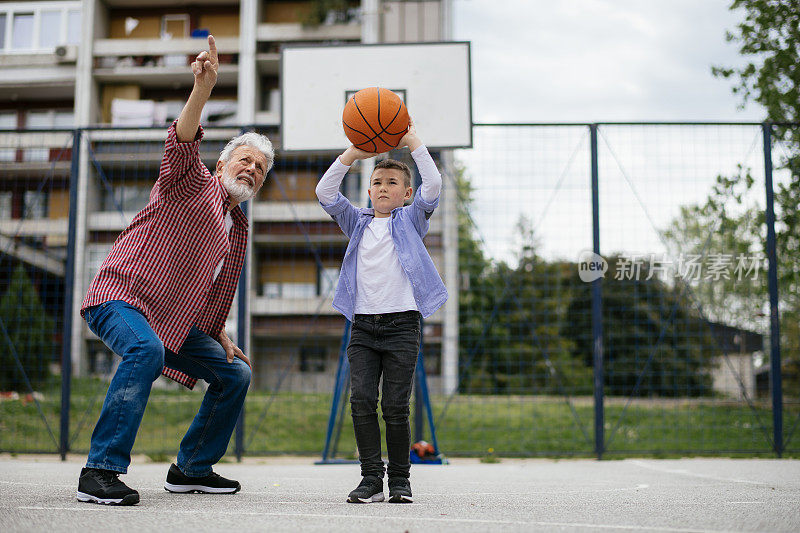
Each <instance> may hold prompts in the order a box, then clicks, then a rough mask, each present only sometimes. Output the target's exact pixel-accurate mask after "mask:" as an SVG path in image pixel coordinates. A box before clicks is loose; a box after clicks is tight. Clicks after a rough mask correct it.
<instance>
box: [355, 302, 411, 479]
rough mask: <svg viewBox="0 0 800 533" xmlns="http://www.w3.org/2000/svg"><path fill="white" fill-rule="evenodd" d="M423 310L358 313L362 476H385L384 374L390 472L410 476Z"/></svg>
mask: <svg viewBox="0 0 800 533" xmlns="http://www.w3.org/2000/svg"><path fill="white" fill-rule="evenodd" d="M419 327H420V314H419V312H418V311H404V312H401V313H386V314H381V315H356V316H355V320H353V327H352V332H351V334H350V344H348V346H347V359H348V361H349V362H350V391H351V392H350V410H351V412H352V414H353V428H354V429H355V434H356V444H357V445H358V455H359V458H360V460H361V475H362V476H378V477H383V460H382V459H381V430H380V427H379V426H378V383H379V382H380V379H381V374H383V391H382V393H381V412H382V413H383V420H384V422H386V449H387V452H388V454H389V468H388V474H389V477H405V478H408V476H409V471H410V469H411V464H410V462H409V458H408V454H409V452H410V447H411V427H410V426H409V423H408V416H409V408H408V400H409V397H410V396H411V385H412V383H413V381H414V368H415V367H416V365H417V354H418V353H419V333H420V331H419Z"/></svg>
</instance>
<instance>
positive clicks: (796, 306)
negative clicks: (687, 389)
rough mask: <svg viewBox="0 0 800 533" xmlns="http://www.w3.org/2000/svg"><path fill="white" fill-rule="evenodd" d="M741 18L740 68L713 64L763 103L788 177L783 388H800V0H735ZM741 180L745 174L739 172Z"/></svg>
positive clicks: (781, 276) (779, 238)
mask: <svg viewBox="0 0 800 533" xmlns="http://www.w3.org/2000/svg"><path fill="white" fill-rule="evenodd" d="M730 9H731V10H732V11H735V12H737V13H741V14H742V17H743V19H742V21H741V22H740V23H739V24H737V25H736V28H735V29H734V30H733V31H729V32H728V33H727V35H726V38H727V40H728V41H729V42H735V43H737V44H738V45H739V53H740V54H741V55H742V57H744V58H746V60H747V61H746V63H745V65H744V66H742V67H738V68H731V67H724V66H716V67H713V69H712V72H713V73H714V75H716V76H720V77H723V78H727V79H730V80H732V81H733V82H734V86H733V92H734V93H735V94H738V95H741V97H742V106H744V105H746V104H747V103H748V102H751V101H752V102H756V103H758V104H760V105H761V106H763V107H764V109H765V110H766V113H767V117H766V118H767V119H768V120H770V121H772V122H776V123H778V125H776V126H775V128H774V133H775V138H776V143H775V144H776V150H775V151H774V153H775V154H776V155H777V157H778V158H779V162H778V164H777V168H782V169H785V170H788V178H787V179H785V180H783V181H780V182H778V183H776V184H775V214H776V228H775V230H776V247H777V255H778V284H779V288H780V304H779V308H780V311H781V317H782V320H781V346H782V363H783V367H784V383H785V384H786V387H787V392H789V393H790V394H797V393H798V392H800V264H798V261H797V257H798V256H800V127H798V126H796V125H784V124H787V123H795V124H796V123H798V122H800V2H794V1H792V2H787V1H783V0H734V1H733V2H732V3H731V5H730ZM738 178H739V180H740V181H741V180H743V179H744V176H743V175H741V174H740V175H739V176H738Z"/></svg>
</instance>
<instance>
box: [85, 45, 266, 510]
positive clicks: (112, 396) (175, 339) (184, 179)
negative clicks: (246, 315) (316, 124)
mask: <svg viewBox="0 0 800 533" xmlns="http://www.w3.org/2000/svg"><path fill="white" fill-rule="evenodd" d="M208 46H209V50H208V51H204V52H202V53H201V54H200V55H198V56H197V60H196V61H194V62H193V63H192V72H193V74H194V87H193V89H192V93H191V95H190V96H189V100H188V101H187V102H186V105H185V107H184V108H183V111H181V114H180V116H179V117H178V119H177V120H176V121H175V122H174V123H173V124H172V125H171V126H170V128H169V130H168V131H167V140H166V143H165V147H164V156H163V159H162V161H161V169H160V171H159V176H158V180H157V181H156V183H155V186H154V187H153V190H152V192H151V193H150V202H149V203H148V204H147V206H146V207H145V208H144V209H143V210H142V211H141V212H139V213H138V214H137V215H136V217H135V218H134V219H133V221H132V222H131V224H130V226H128V228H127V229H126V230H125V231H124V232H122V234H121V235H120V236H119V238H118V239H117V241H116V242H115V243H114V247H113V248H112V249H111V252H110V253H109V254H108V257H107V258H106V260H105V261H104V262H103V264H102V265H101V266H100V270H99V271H98V273H97V275H96V276H95V278H94V280H93V281H92V284H91V286H90V287H89V291H88V294H87V295H86V298H85V299H84V301H83V304H82V306H81V315H82V316H83V317H84V318H85V320H86V323H87V324H88V326H89V328H90V329H91V330H92V331H93V332H94V333H96V334H97V336H98V337H100V339H102V341H103V342H104V343H105V344H106V345H107V346H108V347H109V348H110V349H111V350H112V351H113V352H114V353H116V354H117V355H119V356H120V357H121V358H122V361H121V362H120V364H119V367H118V368H117V371H116V373H115V374H114V377H113V379H112V380H111V385H110V386H109V388H108V392H107V394H106V399H105V402H104V403H103V409H102V412H101V413H100V419H99V420H98V422H97V425H96V426H95V428H94V432H93V433H92V443H91V449H90V451H89V457H88V460H87V462H86V467H85V468H84V469H83V470H82V471H81V475H80V479H79V481H78V494H77V496H78V500H80V501H84V502H96V503H105V504H115V505H133V504H136V503H138V502H139V493H138V492H137V491H135V490H133V489H131V488H129V487H128V486H127V485H125V484H124V483H123V482H122V481H120V480H119V477H118V476H119V475H120V474H124V473H126V472H127V469H128V465H129V464H130V462H131V458H130V452H131V448H132V447H133V441H134V439H135V438H136V433H137V431H138V429H139V424H140V423H141V420H142V415H143V414H144V409H145V405H146V404H147V399H148V397H149V395H150V388H151V386H152V383H153V381H155V380H156V378H158V376H159V375H160V374H162V373H163V374H165V375H166V376H167V377H169V378H171V379H174V380H176V381H179V382H181V383H183V384H184V385H186V386H188V387H189V388H191V387H192V386H193V385H194V383H195V381H196V380H197V379H204V380H205V381H207V382H208V385H209V386H208V390H207V392H206V394H205V397H204V398H203V402H202V405H201V406H200V410H199V411H198V413H197V415H196V416H195V418H194V421H192V424H191V426H190V427H189V430H188V431H187V432H186V436H185V437H184V438H183V441H182V442H181V444H180V450H179V452H178V459H177V462H176V464H173V465H172V466H171V467H170V469H169V472H168V473H167V480H166V483H165V485H164V488H165V489H167V490H168V491H170V492H195V491H196V492H208V493H234V492H237V491H238V490H239V489H240V488H241V485H240V484H239V483H238V482H237V481H234V480H229V479H225V478H223V477H221V476H219V475H218V474H216V473H214V472H213V470H212V467H213V465H214V464H215V463H217V462H218V461H219V460H220V458H222V456H223V454H224V453H225V450H226V449H227V447H228V442H229V441H230V437H231V433H232V432H233V428H234V426H235V424H236V420H237V418H238V417H239V412H240V411H241V409H242V404H243V403H244V398H245V395H246V394H247V388H248V386H249V384H250V361H249V359H248V358H247V356H246V355H244V353H242V351H241V350H240V349H239V348H237V347H236V346H235V345H234V344H233V342H231V340H230V339H229V338H228V337H227V335H226V334H225V330H224V325H225V319H226V317H227V316H228V312H229V311H230V306H231V301H232V300H233V295H234V292H235V291H236V284H237V281H238V279H239V274H240V271H241V268H242V263H243V261H244V255H245V248H246V244H247V219H246V218H245V215H244V213H243V212H242V210H241V207H239V204H240V203H241V202H244V201H246V200H249V199H250V198H252V197H253V196H255V194H256V193H257V192H258V190H259V188H260V187H261V185H262V184H263V183H264V179H265V178H266V176H267V172H269V170H270V168H271V167H272V163H273V160H274V152H273V149H272V144H271V143H270V142H269V140H268V139H267V138H266V137H264V136H262V135H258V134H255V133H245V134H244V135H241V136H239V137H236V138H234V139H232V140H231V141H230V142H229V143H228V144H227V146H226V147H225V148H224V149H223V150H222V153H221V154H220V158H219V161H217V165H216V169H215V172H214V174H213V175H212V174H211V173H210V172H209V170H208V169H207V168H206V167H205V166H204V165H203V163H202V162H201V160H200V157H199V146H200V140H201V138H202V136H203V130H202V128H201V127H200V113H201V111H202V110H203V106H204V105H205V104H206V102H207V101H208V98H209V96H210V95H211V90H212V89H213V87H214V85H215V84H216V81H217V68H218V60H217V48H216V45H215V43H214V38H213V37H211V36H209V37H208Z"/></svg>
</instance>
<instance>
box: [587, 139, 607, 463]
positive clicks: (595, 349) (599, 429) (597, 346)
mask: <svg viewBox="0 0 800 533" xmlns="http://www.w3.org/2000/svg"><path fill="white" fill-rule="evenodd" d="M589 133H590V137H591V145H592V249H593V251H594V253H595V254H596V255H600V184H599V179H598V169H597V124H591V125H589ZM602 283H603V278H602V277H600V278H597V279H596V280H594V281H593V282H592V361H593V366H594V451H595V453H596V454H597V458H598V459H602V458H603V452H604V451H605V411H604V408H603V292H602Z"/></svg>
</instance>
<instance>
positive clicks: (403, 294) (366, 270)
mask: <svg viewBox="0 0 800 533" xmlns="http://www.w3.org/2000/svg"><path fill="white" fill-rule="evenodd" d="M411 157H413V158H414V162H415V163H416V164H417V169H419V174H420V177H421V178H422V184H421V185H420V187H419V191H417V194H421V195H422V199H423V200H425V201H426V202H433V201H434V200H436V198H437V197H438V196H439V193H440V192H441V190H442V176H441V174H439V170H438V169H437V168H436V163H434V162H433V158H432V157H431V155H430V153H429V152H428V149H427V148H426V147H425V145H422V146H419V147H418V148H417V149H416V150H414V151H413V152H411ZM349 169H350V167H349V166H346V165H343V164H342V162H341V161H340V160H339V158H338V157H337V158H336V161H334V162H333V164H332V165H331V167H330V168H329V169H328V171H327V172H325V174H324V175H323V176H322V178H321V179H320V181H319V183H318V184H317V188H316V192H317V198H319V201H320V202H322V205H331V204H332V203H333V202H335V201H336V198H337V196H338V194H339V187H340V186H341V184H342V180H343V179H344V176H345V174H347V171H348V170H349ZM390 218H391V217H386V218H378V217H375V218H374V219H373V220H372V222H370V223H369V225H368V226H367V227H366V228H365V229H364V235H363V236H362V237H361V242H360V243H358V260H357V262H356V307H355V313H356V314H361V315H377V314H381V313H397V312H400V311H415V310H416V311H419V309H418V308H417V302H416V300H414V293H413V291H412V289H411V282H410V281H409V280H408V276H407V275H406V273H405V271H404V270H403V267H402V266H400V259H398V257H397V250H396V249H395V247H394V241H393V240H392V236H391V234H390V233H389V220H390Z"/></svg>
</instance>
